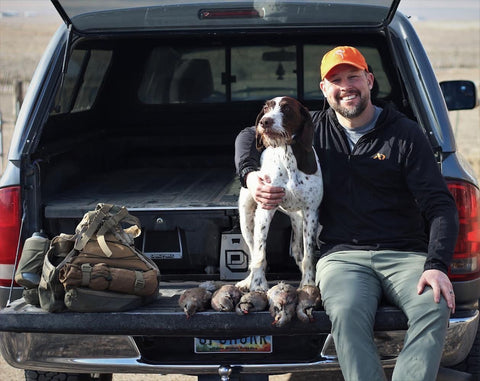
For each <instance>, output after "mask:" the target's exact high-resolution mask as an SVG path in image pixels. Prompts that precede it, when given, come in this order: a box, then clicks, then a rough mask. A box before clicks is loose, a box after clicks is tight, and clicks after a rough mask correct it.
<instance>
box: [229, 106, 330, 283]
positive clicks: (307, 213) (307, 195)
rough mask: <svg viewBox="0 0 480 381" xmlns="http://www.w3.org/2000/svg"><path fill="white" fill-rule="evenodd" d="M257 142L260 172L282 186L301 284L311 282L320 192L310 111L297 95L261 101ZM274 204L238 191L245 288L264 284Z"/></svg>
mask: <svg viewBox="0 0 480 381" xmlns="http://www.w3.org/2000/svg"><path fill="white" fill-rule="evenodd" d="M256 139H257V148H259V149H262V148H265V150H264V151H263V153H262V156H261V169H260V172H261V174H263V175H268V176H269V177H270V179H271V185H274V186H278V187H283V188H284V189H285V197H284V199H283V201H282V202H281V204H280V206H279V207H278V209H279V210H281V211H282V212H284V213H286V214H287V215H288V216H289V217H290V220H291V224H292V231H293V237H292V242H291V246H292V253H293V256H294V259H295V261H296V263H297V265H298V267H299V268H300V271H301V274H302V279H301V283H300V287H303V286H305V285H315V271H314V268H315V264H314V248H315V243H316V235H317V230H318V207H319V205H320V202H321V200H322V197H323V181H322V172H321V169H320V163H319V160H318V157H317V155H316V153H315V150H314V149H313V147H312V143H313V123H312V119H311V116H310V113H309V111H308V110H307V108H305V107H304V106H303V105H302V104H301V103H300V102H298V101H297V100H296V99H293V98H290V97H277V98H274V99H271V100H269V101H267V102H266V103H265V105H264V106H263V109H262V111H261V112H260V114H259V115H258V117H257V121H256ZM275 211H276V209H272V210H266V209H263V208H261V207H260V206H257V203H256V202H255V200H254V198H253V197H252V195H251V194H250V192H249V190H248V189H246V188H242V189H241V191H240V197H239V214H240V227H241V231H242V235H243V238H244V239H245V241H246V243H247V245H248V248H249V250H250V264H249V269H250V273H249V275H248V276H247V277H246V278H245V279H244V280H242V281H240V282H238V283H237V286H238V287H240V288H241V289H243V290H250V291H255V290H267V289H268V283H267V280H266V277H265V269H266V265H267V263H266V242H267V234H268V230H269V227H270V222H271V220H272V218H273V215H274V213H275Z"/></svg>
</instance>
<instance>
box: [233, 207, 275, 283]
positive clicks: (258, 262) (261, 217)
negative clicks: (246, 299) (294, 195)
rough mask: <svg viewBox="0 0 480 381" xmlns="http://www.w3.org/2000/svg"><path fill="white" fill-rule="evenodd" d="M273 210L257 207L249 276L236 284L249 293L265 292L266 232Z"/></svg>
mask: <svg viewBox="0 0 480 381" xmlns="http://www.w3.org/2000/svg"><path fill="white" fill-rule="evenodd" d="M274 214H275V210H265V209H262V208H260V207H257V210H256V211H255V220H254V221H255V222H254V225H255V226H254V230H253V250H252V252H251V253H250V266H249V269H250V274H249V275H248V277H247V278H246V279H244V280H243V281H241V282H239V283H237V286H239V287H240V288H242V289H248V290H250V291H267V290H268V283H267V278H266V277H265V269H266V267H267V260H266V253H267V251H266V246H267V236H268V230H269V228H270V222H271V221H272V218H273V215H274Z"/></svg>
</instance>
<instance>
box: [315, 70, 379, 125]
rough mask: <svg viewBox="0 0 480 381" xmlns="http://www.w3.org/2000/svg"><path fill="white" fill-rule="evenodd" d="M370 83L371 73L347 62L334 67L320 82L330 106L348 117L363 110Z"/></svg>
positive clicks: (367, 100)
mask: <svg viewBox="0 0 480 381" xmlns="http://www.w3.org/2000/svg"><path fill="white" fill-rule="evenodd" d="M372 85H373V75H372V74H370V73H367V72H366V71H365V70H361V69H357V68H356V67H355V66H352V65H348V64H342V65H338V66H336V67H334V68H333V69H332V70H330V71H329V72H328V74H327V75H326V77H325V78H324V80H323V81H322V82H320V88H321V90H322V91H323V94H324V95H325V97H326V98H327V101H328V103H329V104H330V107H332V108H333V109H334V110H335V111H336V112H337V113H338V114H340V115H342V116H343V117H344V118H348V119H353V118H357V117H358V116H360V115H361V114H362V113H363V112H364V111H365V109H366V108H367V106H368V104H369V102H370V89H371V88H372Z"/></svg>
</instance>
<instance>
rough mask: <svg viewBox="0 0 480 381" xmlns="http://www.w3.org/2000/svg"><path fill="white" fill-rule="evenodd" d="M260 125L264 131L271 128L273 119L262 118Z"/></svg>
mask: <svg viewBox="0 0 480 381" xmlns="http://www.w3.org/2000/svg"><path fill="white" fill-rule="evenodd" d="M260 125H261V126H262V127H263V128H265V129H267V128H271V127H272V125H273V119H272V118H269V117H267V118H262V120H261V121H260Z"/></svg>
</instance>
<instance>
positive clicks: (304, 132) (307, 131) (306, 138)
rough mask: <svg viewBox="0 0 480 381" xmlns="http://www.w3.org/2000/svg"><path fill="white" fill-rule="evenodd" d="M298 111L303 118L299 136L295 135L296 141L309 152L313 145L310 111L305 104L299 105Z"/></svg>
mask: <svg viewBox="0 0 480 381" xmlns="http://www.w3.org/2000/svg"><path fill="white" fill-rule="evenodd" d="M300 113H301V115H302V119H303V126H302V129H301V132H300V136H298V137H297V139H296V141H297V143H300V145H301V146H302V147H303V148H304V149H305V151H307V152H310V151H311V150H312V145H313V130H314V128H313V121H312V116H311V115H310V111H308V109H307V108H306V107H305V106H303V105H302V106H301V107H300Z"/></svg>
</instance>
